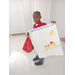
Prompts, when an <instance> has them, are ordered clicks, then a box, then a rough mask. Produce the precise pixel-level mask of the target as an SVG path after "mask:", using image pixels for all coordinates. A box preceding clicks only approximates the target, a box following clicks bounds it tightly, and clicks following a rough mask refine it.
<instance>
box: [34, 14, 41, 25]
mask: <svg viewBox="0 0 75 75" xmlns="http://www.w3.org/2000/svg"><path fill="white" fill-rule="evenodd" d="M40 19H41V16H40V15H39V14H38V13H34V14H33V20H34V22H35V23H36V24H38V23H39V22H40Z"/></svg>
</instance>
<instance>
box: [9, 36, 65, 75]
mask: <svg viewBox="0 0 75 75" xmlns="http://www.w3.org/2000/svg"><path fill="white" fill-rule="evenodd" d="M25 39H26V36H25V35H17V36H10V37H9V57H10V58H9V65H10V66H9V74H10V75H65V43H64V42H62V41H61V44H62V48H63V52H64V55H63V56H50V57H47V58H45V60H44V64H43V65H41V66H35V65H34V62H33V61H32V59H33V58H34V57H35V56H36V54H37V53H36V51H35V50H33V51H32V52H31V53H25V52H24V51H23V50H22V47H23V44H24V42H25Z"/></svg>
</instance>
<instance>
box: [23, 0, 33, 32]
mask: <svg viewBox="0 0 75 75" xmlns="http://www.w3.org/2000/svg"><path fill="white" fill-rule="evenodd" d="M23 10H24V21H25V28H26V29H25V31H26V32H27V31H28V30H30V29H32V25H33V24H32V19H33V16H32V13H33V12H32V0H23Z"/></svg>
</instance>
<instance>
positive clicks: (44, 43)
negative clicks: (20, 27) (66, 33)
mask: <svg viewBox="0 0 75 75" xmlns="http://www.w3.org/2000/svg"><path fill="white" fill-rule="evenodd" d="M29 33H30V38H31V41H32V44H33V46H34V48H35V50H36V52H37V54H38V56H39V57H40V58H45V57H48V56H51V55H63V50H62V47H61V43H60V39H59V35H58V31H57V28H56V25H55V24H53V23H51V24H48V25H45V26H42V27H39V28H36V29H32V30H30V31H29Z"/></svg>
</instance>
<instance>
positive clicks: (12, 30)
mask: <svg viewBox="0 0 75 75" xmlns="http://www.w3.org/2000/svg"><path fill="white" fill-rule="evenodd" d="M24 32H25V23H24V12H23V4H22V0H9V34H16V33H24Z"/></svg>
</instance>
